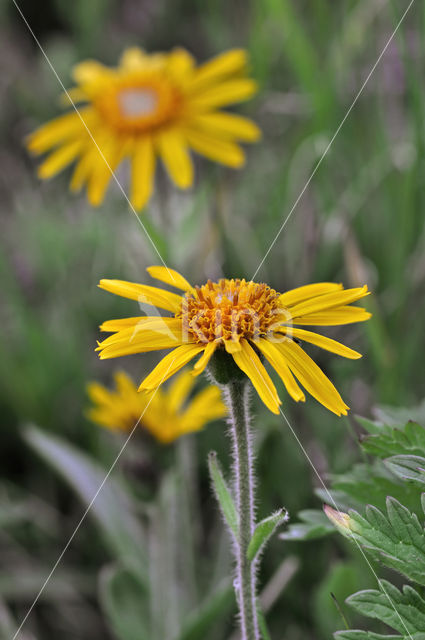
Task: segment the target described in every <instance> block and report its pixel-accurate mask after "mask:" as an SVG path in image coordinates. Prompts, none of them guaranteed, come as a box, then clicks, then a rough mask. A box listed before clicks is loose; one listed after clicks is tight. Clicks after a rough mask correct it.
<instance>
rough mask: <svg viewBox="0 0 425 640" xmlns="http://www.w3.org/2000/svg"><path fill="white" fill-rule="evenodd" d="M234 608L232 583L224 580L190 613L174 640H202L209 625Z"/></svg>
mask: <svg viewBox="0 0 425 640" xmlns="http://www.w3.org/2000/svg"><path fill="white" fill-rule="evenodd" d="M234 609H235V600H234V590H233V585H232V584H230V583H229V582H227V581H226V582H224V583H223V584H220V585H218V587H217V589H216V590H215V591H214V592H213V593H212V594H210V596H209V597H208V599H207V600H206V601H205V602H204V603H202V604H201V605H200V606H199V607H198V608H197V609H195V611H193V612H192V613H191V614H190V616H189V617H188V619H187V620H186V621H185V623H184V626H183V629H182V631H181V632H180V634H179V635H178V638H177V637H176V640H203V638H205V634H206V633H208V631H209V630H210V628H211V625H212V624H213V623H215V622H216V621H217V619H220V618H222V617H226V616H227V615H229V614H230V613H232V612H233V611H234Z"/></svg>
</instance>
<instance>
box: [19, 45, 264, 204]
mask: <svg viewBox="0 0 425 640" xmlns="http://www.w3.org/2000/svg"><path fill="white" fill-rule="evenodd" d="M73 77H74V80H75V82H76V84H77V86H76V87H75V88H74V89H71V90H70V92H69V94H70V96H71V98H72V99H73V100H74V101H75V102H84V103H87V104H85V105H84V106H83V107H81V109H80V114H81V118H80V116H79V115H78V113H76V112H74V111H73V112H72V113H68V114H66V115H64V116H62V117H60V118H57V119H56V120H53V121H52V122H49V123H47V124H45V125H43V126H41V127H40V128H39V129H37V130H36V131H35V132H34V133H33V134H31V135H30V136H29V139H28V143H27V144H28V148H29V150H30V151H32V152H34V153H36V154H41V153H45V152H50V155H48V157H47V159H46V160H44V162H43V163H42V164H41V166H40V167H39V170H38V174H39V176H40V178H50V177H52V176H54V175H55V174H57V173H58V172H59V171H61V170H62V169H64V168H65V167H66V166H68V165H69V164H71V163H73V162H76V166H75V169H74V173H73V176H72V179H71V190H72V191H78V190H80V189H81V188H82V187H83V186H84V185H87V196H88V199H89V201H90V203H91V204H92V205H98V204H100V203H101V202H102V201H103V198H104V194H105V190H106V188H107V186H108V184H109V181H110V179H111V169H112V170H113V171H115V169H116V168H117V166H118V165H119V164H120V163H121V162H122V160H124V159H125V158H129V159H130V165H131V193H130V200H131V203H132V205H133V206H134V207H135V208H136V209H141V208H142V207H143V206H144V205H145V204H146V203H147V201H148V200H149V198H150V196H151V193H152V190H153V183H154V176H155V162H156V157H157V156H159V157H160V158H161V160H162V162H163V164H164V166H165V168H166V170H167V172H168V174H169V176H170V178H171V179H172V180H173V181H174V182H175V184H176V185H177V186H178V187H180V188H182V189H186V188H188V187H190V186H191V185H192V183H193V164H192V159H191V154H190V149H193V150H194V151H196V152H197V153H200V154H201V155H203V156H206V157H208V158H210V159H211V160H214V161H216V162H219V163H221V164H224V165H228V166H230V167H234V168H237V167H241V166H242V165H243V163H244V153H243V150H242V149H241V147H240V146H239V144H238V142H239V141H242V142H255V141H256V140H257V139H258V138H259V136H260V131H259V129H258V127H257V126H256V125H255V124H254V123H253V122H252V121H251V120H249V119H247V118H244V117H242V116H239V115H236V114H233V113H227V112H225V111H220V110H219V109H220V108H221V107H225V106H228V105H230V104H233V103H237V102H242V101H244V100H247V99H248V98H250V97H251V96H253V95H254V94H255V93H256V91H257V85H256V83H255V81H254V80H252V79H251V78H249V77H247V54H246V52H245V51H243V50H241V49H233V50H230V51H227V52H226V53H223V54H221V55H219V56H217V57H216V58H213V59H212V60H210V61H209V62H206V63H205V64H202V65H200V66H199V67H197V66H196V64H195V60H194V59H193V57H192V56H191V55H190V54H189V53H188V52H187V51H185V50H184V49H180V48H179V49H174V50H173V51H171V52H170V53H168V54H166V53H156V54H152V55H148V54H147V53H145V52H144V51H142V50H141V49H138V48H131V49H127V50H126V51H125V52H124V54H123V56H122V57H121V60H120V64H119V66H118V67H114V68H111V67H106V66H104V65H102V64H100V63H98V62H95V61H92V60H88V61H86V62H82V63H81V64H78V65H77V66H76V67H75V68H74V71H73ZM90 134H91V135H90ZM91 136H93V139H94V141H95V143H96V144H95V143H94V142H93V139H92V137H91ZM96 145H97V146H98V147H99V149H100V151H101V152H102V154H103V156H104V158H102V155H101V153H99V149H98V148H97V147H96ZM105 160H106V162H105ZM108 165H109V166H108Z"/></svg>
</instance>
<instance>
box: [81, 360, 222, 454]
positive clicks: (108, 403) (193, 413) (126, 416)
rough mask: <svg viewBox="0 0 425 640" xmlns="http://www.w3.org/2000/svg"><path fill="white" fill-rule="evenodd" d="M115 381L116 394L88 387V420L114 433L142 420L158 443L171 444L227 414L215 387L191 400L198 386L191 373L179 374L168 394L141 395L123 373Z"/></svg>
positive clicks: (118, 373)
mask: <svg viewBox="0 0 425 640" xmlns="http://www.w3.org/2000/svg"><path fill="white" fill-rule="evenodd" d="M114 377H115V386H116V391H109V390H108V389H107V388H106V387H104V386H103V385H101V384H99V383H97V382H91V383H90V384H88V385H87V392H88V394H89V397H90V399H91V401H92V403H93V406H92V407H91V408H90V409H89V410H88V412H87V417H88V418H89V419H90V420H92V422H95V423H96V424H99V425H101V426H102V427H107V428H108V429H111V430H114V431H115V430H117V431H127V432H128V431H131V430H132V429H133V428H134V426H135V425H136V423H137V422H138V421H139V420H140V425H141V426H142V427H144V428H146V429H147V430H148V431H150V433H151V434H152V435H153V436H155V438H156V439H157V440H159V441H160V442H162V443H163V444H168V443H169V442H172V441H173V440H176V439H177V438H179V437H180V436H182V435H184V434H186V433H190V432H192V431H199V430H200V429H202V427H203V426H204V425H205V424H206V423H207V422H209V421H210V420H217V419H218V418H222V417H223V416H225V415H226V413H227V409H226V407H225V405H224V404H223V402H222V400H221V396H220V391H219V390H218V389H217V387H215V386H214V385H209V386H207V387H205V388H204V389H203V390H202V391H200V392H199V393H198V394H197V395H195V396H194V397H193V398H191V399H190V400H188V397H189V394H190V392H191V391H192V388H193V385H194V383H195V379H194V377H193V376H192V374H191V373H190V371H183V372H182V373H180V374H179V375H178V376H177V377H176V379H175V380H174V381H173V384H172V385H171V386H170V387H169V389H167V390H166V391H162V390H161V389H157V390H156V391H155V393H154V394H150V393H143V392H138V391H137V387H136V386H135V384H134V382H133V381H132V380H131V378H129V377H128V376H127V375H126V374H125V373H124V372H122V371H119V372H117V373H116V374H115V376H114ZM141 416H142V417H141Z"/></svg>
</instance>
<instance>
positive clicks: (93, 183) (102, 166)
mask: <svg viewBox="0 0 425 640" xmlns="http://www.w3.org/2000/svg"><path fill="white" fill-rule="evenodd" d="M97 154H98V155H97V156H94V158H96V160H95V163H94V168H93V170H92V172H91V175H90V179H89V181H88V185H87V197H88V200H89V202H90V204H91V205H92V206H93V207H97V206H98V205H99V204H101V203H102V202H103V199H104V196H105V191H106V188H107V187H108V185H109V183H110V181H111V178H112V177H113V174H114V172H115V169H116V168H117V167H118V165H119V164H120V162H121V160H122V159H123V157H124V154H125V143H124V141H122V140H120V139H119V138H115V137H113V136H110V137H109V138H108V140H107V141H106V140H104V141H103V142H102V143H101V144H99V148H98V149H97Z"/></svg>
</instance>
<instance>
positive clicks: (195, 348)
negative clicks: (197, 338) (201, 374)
mask: <svg viewBox="0 0 425 640" xmlns="http://www.w3.org/2000/svg"><path fill="white" fill-rule="evenodd" d="M203 350H204V347H203V346H202V345H198V344H182V345H180V346H179V347H177V348H176V349H174V350H173V351H171V353H168V354H167V355H166V356H165V357H164V358H162V360H161V361H160V362H159V364H157V366H156V367H155V369H154V370H153V371H151V373H150V374H149V375H148V376H147V377H146V378H145V379H144V380H143V382H142V383H141V385H140V387H139V391H140V390H141V389H148V390H149V389H155V388H156V387H158V386H159V385H161V384H162V383H163V382H165V380H168V378H170V377H171V376H172V375H174V374H175V373H176V372H177V371H178V370H179V369H181V368H182V367H184V365H185V364H187V363H188V362H189V361H190V360H192V358H194V357H195V356H196V355H197V354H198V353H200V352H201V351H203Z"/></svg>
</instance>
